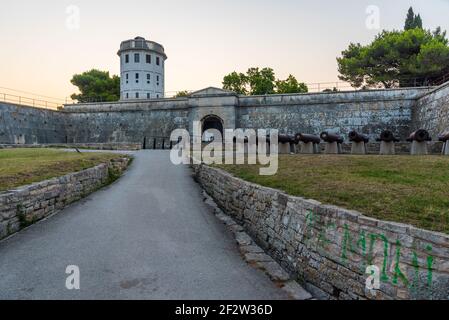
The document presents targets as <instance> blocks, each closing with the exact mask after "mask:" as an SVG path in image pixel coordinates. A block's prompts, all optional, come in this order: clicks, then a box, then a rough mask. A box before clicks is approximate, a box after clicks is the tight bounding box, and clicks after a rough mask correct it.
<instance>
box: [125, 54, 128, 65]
mask: <svg viewBox="0 0 449 320" xmlns="http://www.w3.org/2000/svg"><path fill="white" fill-rule="evenodd" d="M125 63H129V54H125Z"/></svg>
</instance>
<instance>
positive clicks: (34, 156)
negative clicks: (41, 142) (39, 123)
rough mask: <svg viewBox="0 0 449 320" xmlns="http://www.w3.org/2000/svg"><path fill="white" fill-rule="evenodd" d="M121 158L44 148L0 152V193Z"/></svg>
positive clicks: (107, 154)
mask: <svg viewBox="0 0 449 320" xmlns="http://www.w3.org/2000/svg"><path fill="white" fill-rule="evenodd" d="M122 157H124V155H122V154H113V153H93V152H85V153H77V152H67V151H62V150H56V149H43V148H36V149H34V148H29V149H0V191H4V190H8V189H12V188H15V187H19V186H23V185H27V184H31V183H33V182H38V181H43V180H47V179H51V178H54V177H59V176H63V175H65V174H68V173H70V172H76V171H81V170H84V169H87V168H91V167H94V166H96V165H98V164H100V163H103V162H107V161H109V160H111V159H115V158H122Z"/></svg>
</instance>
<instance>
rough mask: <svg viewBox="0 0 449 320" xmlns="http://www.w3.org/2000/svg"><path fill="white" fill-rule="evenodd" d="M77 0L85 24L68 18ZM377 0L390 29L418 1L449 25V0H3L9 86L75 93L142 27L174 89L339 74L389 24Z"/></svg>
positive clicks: (2, 77)
mask: <svg viewBox="0 0 449 320" xmlns="http://www.w3.org/2000/svg"><path fill="white" fill-rule="evenodd" d="M70 5H74V6H76V7H78V8H79V10H80V20H79V21H80V23H79V29H75V30H72V29H70V28H68V27H67V21H68V18H69V14H68V13H67V12H66V10H67V7H69V6H70ZM370 5H375V6H377V7H378V8H379V9H380V11H379V12H380V15H379V17H380V28H381V29H393V28H396V29H402V27H403V24H404V20H405V16H406V13H407V10H408V8H409V7H410V6H413V8H414V10H415V13H420V14H421V16H422V18H423V22H424V27H425V28H430V29H434V28H435V27H436V26H441V27H442V28H443V29H444V30H449V19H448V16H449V0H394V1H392V0H377V1H376V0H339V1H335V0H313V1H311V0H296V1H294V0H182V1H181V0H158V1H153V0H127V1H110V0H109V1H107V0H97V1H93V0H57V1H56V0H54V1H50V0H39V1H31V0H30V1H23V0H2V1H1V10H0V87H7V88H13V89H17V90H22V91H27V92H35V93H38V94H41V95H47V96H51V97H57V98H65V97H68V96H70V94H71V93H73V92H75V91H76V88H75V87H74V86H72V85H71V84H70V79H71V77H72V75H73V74H75V73H81V72H83V71H86V70H89V69H92V68H97V69H101V70H108V71H110V72H111V73H112V74H119V67H120V65H119V57H118V56H117V54H116V53H117V50H118V48H119V45H120V42H121V41H122V40H125V39H129V38H134V37H135V36H138V35H139V36H143V37H145V38H146V39H150V40H153V41H156V42H159V43H161V44H162V45H163V46H164V48H165V52H166V54H167V55H168V60H167V61H166V65H165V66H166V76H165V78H166V83H165V85H166V90H167V91H178V90H196V89H201V88H204V87H208V86H218V87H221V81H222V79H223V76H224V75H225V74H227V73H229V72H232V71H234V70H235V71H242V72H245V71H246V70H247V69H248V68H249V67H252V66H259V67H265V66H267V67H271V68H273V69H274V70H275V72H276V75H277V77H279V78H286V77H287V76H288V74H290V73H291V74H293V75H294V76H296V78H297V79H298V80H300V81H303V82H306V83H313V82H332V81H338V78H337V76H338V72H337V63H336V57H337V56H339V55H340V52H341V51H342V50H344V49H345V48H346V47H347V46H348V44H349V43H350V42H351V41H352V42H361V43H367V42H369V41H371V40H372V39H373V37H374V36H375V35H376V34H377V33H378V32H379V31H380V30H375V29H374V30H372V29H371V30H370V29H368V28H367V27H366V23H365V22H366V20H367V17H368V14H367V13H366V9H367V7H368V6H370ZM70 21H72V20H69V22H70ZM3 91H5V89H2V88H0V93H1V92H3Z"/></svg>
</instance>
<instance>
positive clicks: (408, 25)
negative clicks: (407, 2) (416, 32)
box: [404, 7, 415, 30]
mask: <svg viewBox="0 0 449 320" xmlns="http://www.w3.org/2000/svg"><path fill="white" fill-rule="evenodd" d="M414 24H415V13H414V12H413V8H412V7H410V9H408V13H407V19H405V26H404V30H410V29H413V28H414Z"/></svg>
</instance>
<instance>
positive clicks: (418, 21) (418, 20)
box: [415, 14, 422, 29]
mask: <svg viewBox="0 0 449 320" xmlns="http://www.w3.org/2000/svg"><path fill="white" fill-rule="evenodd" d="M415 28H420V29H422V19H421V16H420V15H419V14H418V15H417V16H416V17H415Z"/></svg>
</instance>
